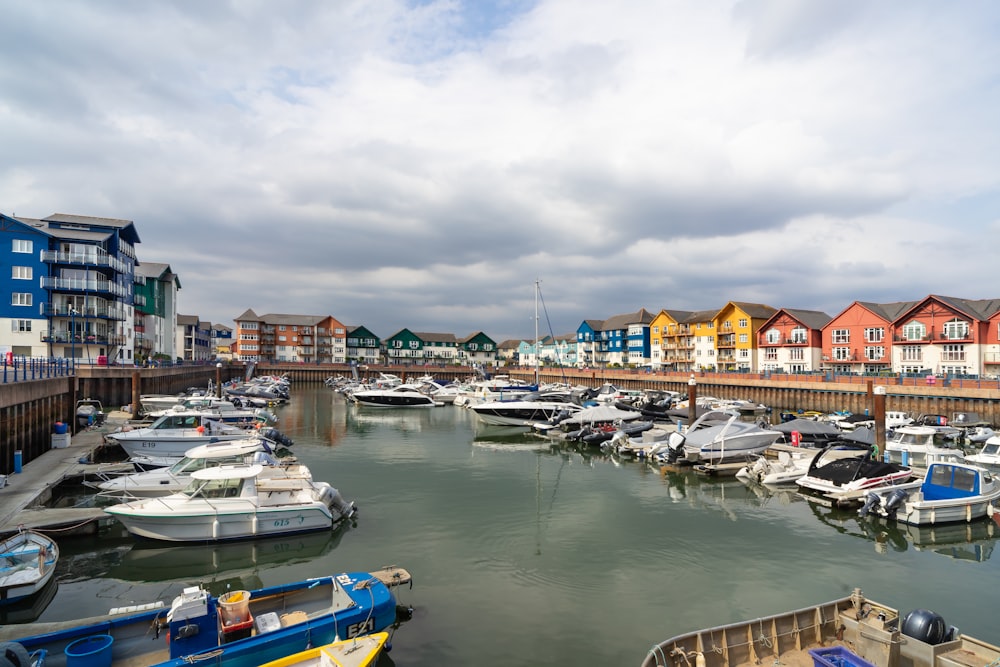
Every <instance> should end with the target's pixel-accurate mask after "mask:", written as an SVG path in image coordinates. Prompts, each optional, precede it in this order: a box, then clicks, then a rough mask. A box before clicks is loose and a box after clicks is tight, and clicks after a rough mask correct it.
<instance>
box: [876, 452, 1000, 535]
mask: <svg viewBox="0 0 1000 667" xmlns="http://www.w3.org/2000/svg"><path fill="white" fill-rule="evenodd" d="M865 498H866V500H865V503H864V505H863V506H862V507H861V509H860V510H859V511H858V513H859V514H860V515H861V516H867V515H869V514H871V515H873V516H881V517H885V518H888V519H895V520H896V521H899V522H900V523H908V524H913V525H915V526H926V525H932V524H940V523H959V522H961V523H969V522H970V521H976V520H978V519H982V518H984V517H987V516H992V515H993V513H994V511H995V509H996V506H997V504H998V503H1000V482H998V480H997V479H996V478H995V477H994V476H993V474H992V473H991V472H990V471H988V470H986V469H984V468H980V467H978V466H974V465H969V464H966V463H957V462H941V461H939V462H936V463H932V464H931V465H930V467H929V468H928V469H927V473H926V474H925V475H924V481H923V482H922V483H921V484H920V486H919V487H916V488H913V487H912V486H905V487H899V488H893V487H886V488H879V489H871V490H870V491H869V492H868V494H867V495H866V496H865Z"/></svg>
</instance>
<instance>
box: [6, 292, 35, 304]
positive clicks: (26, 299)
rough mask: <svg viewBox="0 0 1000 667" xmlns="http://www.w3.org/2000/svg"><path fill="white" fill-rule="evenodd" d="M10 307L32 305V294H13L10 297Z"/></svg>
mask: <svg viewBox="0 0 1000 667" xmlns="http://www.w3.org/2000/svg"><path fill="white" fill-rule="evenodd" d="M10 305H12V306H30V305H31V293H30V292H12V293H11V295H10Z"/></svg>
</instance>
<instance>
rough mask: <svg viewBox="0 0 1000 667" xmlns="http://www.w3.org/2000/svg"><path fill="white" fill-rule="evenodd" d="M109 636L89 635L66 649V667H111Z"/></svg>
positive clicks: (110, 640)
mask: <svg viewBox="0 0 1000 667" xmlns="http://www.w3.org/2000/svg"><path fill="white" fill-rule="evenodd" d="M114 641H115V639H114V637H112V636H111V635H91V636H90V637H84V638H83V639H77V640H76V641H75V642H73V643H71V644H70V645H69V646H67V647H66V650H65V653H66V667H111V644H112V643H114Z"/></svg>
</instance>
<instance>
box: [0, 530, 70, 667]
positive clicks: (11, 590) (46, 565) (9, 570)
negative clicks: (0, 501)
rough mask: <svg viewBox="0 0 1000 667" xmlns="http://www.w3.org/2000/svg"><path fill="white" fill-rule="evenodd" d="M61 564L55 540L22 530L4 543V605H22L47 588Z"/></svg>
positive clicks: (0, 591)
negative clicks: (57, 566)
mask: <svg viewBox="0 0 1000 667" xmlns="http://www.w3.org/2000/svg"><path fill="white" fill-rule="evenodd" d="M58 560H59V546H58V545H57V544H56V542H55V540H53V539H52V538H51V537H48V536H47V535H43V534H42V533H39V532H37V531H34V530H19V531H18V532H17V533H15V534H14V535H12V536H10V537H8V538H7V539H5V540H3V541H2V542H0V605H8V604H13V603H16V602H21V601H23V600H26V599H28V598H30V597H31V596H33V595H35V594H36V593H38V592H39V591H40V590H42V589H43V588H45V584H47V583H48V582H49V580H50V579H51V578H52V575H53V573H54V572H55V571H56V561H58ZM0 664H2V663H0Z"/></svg>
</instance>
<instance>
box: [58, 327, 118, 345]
mask: <svg viewBox="0 0 1000 667" xmlns="http://www.w3.org/2000/svg"><path fill="white" fill-rule="evenodd" d="M40 339H41V341H42V342H43V343H64V344H66V345H104V346H112V345H124V344H125V337H124V336H120V335H117V334H85V333H77V334H76V335H75V336H74V335H70V332H69V331H68V330H67V331H42V332H40Z"/></svg>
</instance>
